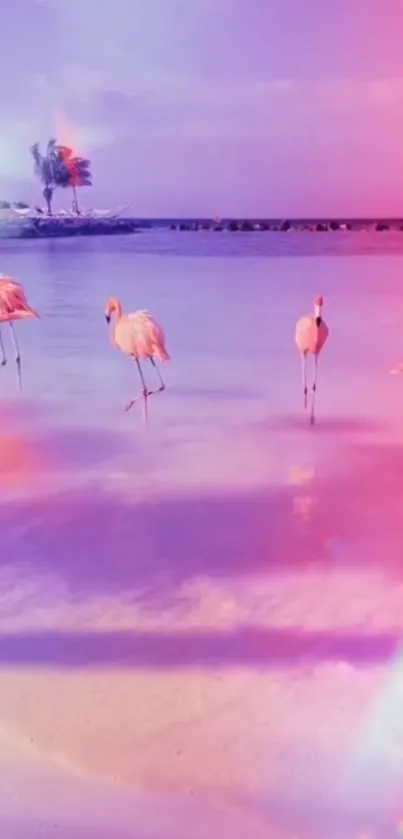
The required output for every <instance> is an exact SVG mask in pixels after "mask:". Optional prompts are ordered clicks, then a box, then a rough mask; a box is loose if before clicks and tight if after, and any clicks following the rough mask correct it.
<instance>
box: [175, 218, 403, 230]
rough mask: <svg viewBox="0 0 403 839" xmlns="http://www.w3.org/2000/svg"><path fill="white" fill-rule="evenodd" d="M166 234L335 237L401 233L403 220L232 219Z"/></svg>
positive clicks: (191, 225)
mask: <svg viewBox="0 0 403 839" xmlns="http://www.w3.org/2000/svg"><path fill="white" fill-rule="evenodd" d="M169 229H170V230H182V231H197V230H213V231H214V232H222V231H228V232H231V233H254V232H272V233H289V232H306V233H337V232H347V231H357V230H365V231H375V232H383V231H388V230H394V231H397V230H399V231H402V232H403V219H392V220H380V221H377V220H358V219H357V220H352V221H345V222H340V221H335V220H330V221H329V220H324V219H322V220H317V221H316V220H314V221H307V220H294V221H292V220H288V219H283V221H281V222H277V221H262V220H260V221H259V220H258V221H252V220H246V221H239V220H236V219H229V220H226V221H220V222H198V221H194V222H172V223H171V224H170V225H169Z"/></svg>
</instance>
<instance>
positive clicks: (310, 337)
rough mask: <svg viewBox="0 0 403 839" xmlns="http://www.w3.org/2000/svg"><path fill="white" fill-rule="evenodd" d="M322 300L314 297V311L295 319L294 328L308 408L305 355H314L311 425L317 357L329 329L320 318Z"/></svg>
mask: <svg viewBox="0 0 403 839" xmlns="http://www.w3.org/2000/svg"><path fill="white" fill-rule="evenodd" d="M323 304H324V300H323V297H321V296H319V297H315V300H314V301H313V305H314V313H313V315H305V316H304V317H302V318H300V319H299V321H297V325H296V328H295V340H296V343H297V347H298V349H299V351H300V353H301V362H302V386H303V389H304V408H305V410H307V408H308V385H307V376H306V357H307V355H308V354H311V355H313V357H314V365H315V367H314V377H313V384H312V406H311V425H313V424H314V422H315V396H316V385H317V376H318V358H319V353H320V351H321V349H322V347H323V346H324V344H325V343H326V341H327V337H328V335H329V329H328V326H327V324H326V323H325V321H324V320H323V318H322V308H323Z"/></svg>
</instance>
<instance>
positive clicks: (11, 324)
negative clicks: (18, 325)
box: [10, 323, 22, 390]
mask: <svg viewBox="0 0 403 839" xmlns="http://www.w3.org/2000/svg"><path fill="white" fill-rule="evenodd" d="M10 329H11V334H12V336H13V344H14V348H15V362H16V365H17V371H18V381H19V384H20V390H22V375H21V356H20V348H19V346H18V342H17V336H16V334H15V329H14V325H13V323H10Z"/></svg>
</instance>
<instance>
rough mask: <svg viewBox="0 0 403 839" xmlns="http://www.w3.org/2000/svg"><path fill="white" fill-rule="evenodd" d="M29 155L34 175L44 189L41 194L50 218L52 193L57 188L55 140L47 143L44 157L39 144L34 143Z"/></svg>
mask: <svg viewBox="0 0 403 839" xmlns="http://www.w3.org/2000/svg"><path fill="white" fill-rule="evenodd" d="M31 154H32V157H33V158H34V164H35V174H36V175H37V177H38V178H39V180H40V181H41V183H42V184H43V187H44V188H43V193H42V194H43V197H44V199H45V201H46V204H47V208H48V215H49V216H51V215H52V198H53V193H54V190H55V188H56V186H58V184H57V174H58V161H57V158H58V155H57V143H56V140H54V139H51V140H49V141H48V144H47V147H46V154H44V155H43V154H42V152H41V150H40V146H39V143H34V145H33V146H31Z"/></svg>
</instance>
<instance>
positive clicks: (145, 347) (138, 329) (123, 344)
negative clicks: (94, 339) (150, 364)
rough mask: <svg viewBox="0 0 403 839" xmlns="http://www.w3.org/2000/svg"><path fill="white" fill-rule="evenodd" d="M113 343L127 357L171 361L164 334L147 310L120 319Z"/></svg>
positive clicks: (114, 330) (116, 326)
mask: <svg viewBox="0 0 403 839" xmlns="http://www.w3.org/2000/svg"><path fill="white" fill-rule="evenodd" d="M113 341H114V344H115V346H116V347H118V349H120V350H121V351H122V352H123V353H125V354H126V355H133V356H134V357H135V358H138V359H143V358H154V359H155V360H156V361H161V362H163V361H169V353H168V350H167V348H166V343H165V335H164V332H163V330H162V328H161V326H160V325H159V324H158V323H157V321H156V320H154V318H153V317H152V315H151V314H150V313H149V312H147V311H146V310H145V309H139V310H138V311H136V312H133V313H132V314H128V315H121V316H120V317H118V318H117V319H116V320H115V324H114V328H113Z"/></svg>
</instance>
